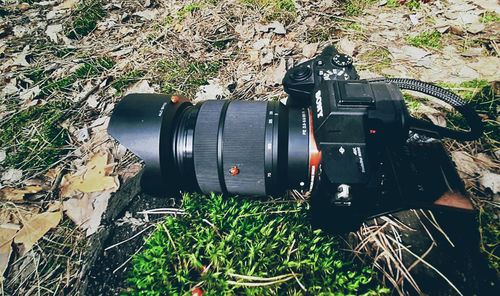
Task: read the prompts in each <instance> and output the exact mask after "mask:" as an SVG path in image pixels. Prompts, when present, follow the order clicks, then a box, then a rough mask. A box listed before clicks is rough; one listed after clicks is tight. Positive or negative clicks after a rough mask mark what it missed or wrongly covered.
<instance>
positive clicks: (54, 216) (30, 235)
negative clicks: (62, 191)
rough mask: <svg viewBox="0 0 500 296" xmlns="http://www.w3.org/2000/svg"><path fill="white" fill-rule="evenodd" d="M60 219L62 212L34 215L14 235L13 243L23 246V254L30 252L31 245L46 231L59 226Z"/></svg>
mask: <svg viewBox="0 0 500 296" xmlns="http://www.w3.org/2000/svg"><path fill="white" fill-rule="evenodd" d="M61 218H62V211H58V212H45V213H41V214H38V215H35V216H34V217H32V218H31V219H30V220H29V221H28V222H26V223H25V224H24V225H23V228H21V230H20V231H19V232H18V233H17V234H16V237H15V238H14V242H15V243H16V244H23V245H24V251H23V252H27V251H29V250H31V248H33V245H34V244H36V242H37V241H38V240H39V239H40V238H41V237H42V236H44V235H45V233H47V231H49V230H50V229H52V228H54V227H56V226H57V225H58V224H59V221H60V220H61Z"/></svg>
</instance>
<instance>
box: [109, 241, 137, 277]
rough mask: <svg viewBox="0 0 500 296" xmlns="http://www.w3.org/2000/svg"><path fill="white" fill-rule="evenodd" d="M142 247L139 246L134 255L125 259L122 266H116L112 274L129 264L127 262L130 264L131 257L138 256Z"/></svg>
mask: <svg viewBox="0 0 500 296" xmlns="http://www.w3.org/2000/svg"><path fill="white" fill-rule="evenodd" d="M142 247H143V246H141V247H140V248H139V249H137V251H135V253H134V254H133V255H132V256H130V257H128V258H127V260H125V262H123V263H122V264H120V266H118V267H117V268H116V269H115V270H113V274H115V273H116V272H117V271H118V270H120V269H121V268H122V267H123V266H125V265H126V264H127V263H129V262H130V260H132V257H133V256H134V255H137V254H138V253H139V252H140V251H141V250H142Z"/></svg>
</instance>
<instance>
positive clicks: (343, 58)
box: [332, 54, 352, 67]
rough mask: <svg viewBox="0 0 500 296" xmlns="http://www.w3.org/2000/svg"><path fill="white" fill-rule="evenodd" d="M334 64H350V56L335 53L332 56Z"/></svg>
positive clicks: (342, 65)
mask: <svg viewBox="0 0 500 296" xmlns="http://www.w3.org/2000/svg"><path fill="white" fill-rule="evenodd" d="M332 62H333V64H334V65H335V66H339V67H348V66H351V65H352V58H351V57H350V56H348V55H346V54H336V55H334V56H333V57H332Z"/></svg>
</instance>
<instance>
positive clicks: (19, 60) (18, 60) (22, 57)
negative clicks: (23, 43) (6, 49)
mask: <svg viewBox="0 0 500 296" xmlns="http://www.w3.org/2000/svg"><path fill="white" fill-rule="evenodd" d="M27 55H28V54H27V53H25V52H20V53H18V54H17V55H16V57H15V58H14V61H12V64H13V65H15V66H24V67H27V66H29V65H30V64H29V63H28V61H26V56H27Z"/></svg>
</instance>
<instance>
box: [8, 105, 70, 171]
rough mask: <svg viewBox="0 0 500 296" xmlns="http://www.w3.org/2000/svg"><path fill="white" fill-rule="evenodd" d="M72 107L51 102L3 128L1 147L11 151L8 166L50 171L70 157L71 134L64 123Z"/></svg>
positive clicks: (16, 117)
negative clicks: (66, 157)
mask: <svg viewBox="0 0 500 296" xmlns="http://www.w3.org/2000/svg"><path fill="white" fill-rule="evenodd" d="M69 108H70V104H69V103H68V102H66V101H56V102H50V103H47V104H45V105H42V106H35V107H31V108H28V109H25V110H22V111H20V112H18V113H16V115H14V116H13V117H12V118H10V119H9V120H8V121H6V122H5V123H3V124H2V125H1V126H0V130H1V132H0V135H1V136H0V147H3V148H6V149H7V157H6V159H5V164H6V165H7V166H12V167H15V168H22V169H27V168H29V169H36V170H42V171H43V170H46V169H48V168H49V167H50V166H51V165H52V164H53V163H54V162H56V161H57V160H59V158H60V157H61V155H63V154H65V153H66V150H65V148H64V146H65V145H66V144H67V140H68V134H67V132H66V130H64V129H63V128H62V127H61V123H62V122H63V121H64V120H65V119H66V118H68V115H69V112H68V109H69Z"/></svg>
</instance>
